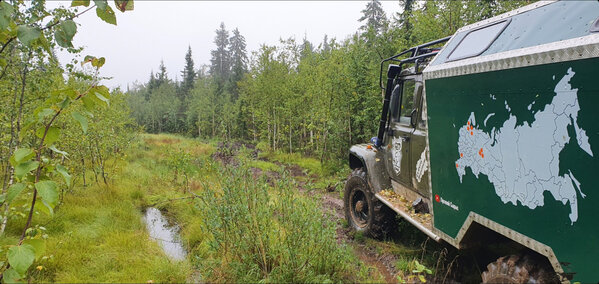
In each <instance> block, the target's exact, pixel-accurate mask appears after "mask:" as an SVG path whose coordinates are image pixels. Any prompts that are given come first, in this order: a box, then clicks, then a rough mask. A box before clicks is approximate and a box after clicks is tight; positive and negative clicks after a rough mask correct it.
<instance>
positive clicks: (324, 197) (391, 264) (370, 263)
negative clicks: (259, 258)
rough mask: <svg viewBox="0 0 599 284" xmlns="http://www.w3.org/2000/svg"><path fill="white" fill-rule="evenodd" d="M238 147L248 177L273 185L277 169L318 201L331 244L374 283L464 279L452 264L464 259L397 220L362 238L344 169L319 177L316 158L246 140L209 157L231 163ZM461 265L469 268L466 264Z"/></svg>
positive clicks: (223, 145) (220, 147)
mask: <svg viewBox="0 0 599 284" xmlns="http://www.w3.org/2000/svg"><path fill="white" fill-rule="evenodd" d="M244 147H245V148H247V149H248V150H250V152H251V157H252V158H254V159H256V160H254V161H253V162H252V165H253V166H254V167H252V168H251V170H252V173H253V176H254V178H258V177H260V176H265V177H266V180H268V181H269V182H270V183H273V182H274V181H276V179H278V178H280V171H281V170H283V171H285V172H287V173H289V174H290V175H291V176H292V177H293V178H294V180H295V181H296V185H297V186H296V188H297V190H298V192H300V193H301V194H303V195H305V196H309V197H310V198H312V199H316V200H320V210H322V212H324V213H325V216H327V219H329V220H330V221H332V222H334V223H335V224H336V236H337V237H336V238H337V242H338V243H339V244H341V243H345V244H349V245H350V246H351V247H352V252H353V253H354V254H355V255H356V256H357V257H358V258H359V259H360V261H361V262H362V263H363V264H364V265H365V266H366V267H368V269H369V271H370V273H371V275H377V278H378V279H379V280H378V281H384V282H387V283H398V282H399V283H402V282H426V281H431V280H432V281H434V282H441V283H455V282H456V279H469V277H464V275H463V274H462V273H463V271H459V270H458V267H457V266H459V265H461V264H464V263H465V262H464V261H461V259H460V257H459V255H458V253H457V251H456V250H455V249H453V248H452V247H450V246H447V245H441V244H437V243H434V241H432V240H430V239H428V237H427V236H426V235H424V234H423V233H422V232H420V231H418V230H417V229H415V228H413V227H412V225H410V224H408V223H407V222H405V223H403V222H402V220H400V219H399V218H398V220H397V222H398V224H399V225H398V228H396V230H393V231H389V232H388V235H387V236H385V238H384V239H383V240H381V239H379V240H375V239H371V238H367V237H365V236H363V235H360V234H356V232H354V231H353V230H351V229H350V228H349V227H348V225H347V220H346V218H345V215H344V204H343V194H342V193H343V190H344V185H345V180H346V178H347V177H348V176H349V169H345V170H342V171H341V172H338V173H335V174H333V175H324V174H323V173H322V171H319V170H318V166H319V162H318V161H316V160H314V159H310V158H306V157H301V156H299V155H297V154H296V155H289V154H283V153H267V152H260V151H259V150H257V149H256V147H255V146H254V145H252V144H244V143H239V142H236V143H219V144H218V147H217V148H216V150H215V153H214V154H213V155H212V157H213V158H214V159H215V160H219V161H220V162H222V163H223V164H224V165H227V166H236V165H237V163H236V160H235V156H236V154H237V153H239V150H240V149H242V148H244ZM299 164H302V165H304V166H305V168H303V167H301V166H299ZM420 265H422V266H420ZM466 265H468V266H471V265H472V263H466ZM429 272H430V273H429ZM461 272H462V273H461ZM474 278H476V277H474Z"/></svg>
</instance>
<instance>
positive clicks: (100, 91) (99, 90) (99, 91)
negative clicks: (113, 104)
mask: <svg viewBox="0 0 599 284" xmlns="http://www.w3.org/2000/svg"><path fill="white" fill-rule="evenodd" d="M91 91H92V93H93V94H94V95H95V96H96V98H97V99H98V100H100V101H101V102H103V103H105V104H106V105H110V99H109V98H110V91H109V90H108V88H107V87H106V86H97V87H95V88H93V89H92V90H91Z"/></svg>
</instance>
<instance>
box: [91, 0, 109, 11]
mask: <svg viewBox="0 0 599 284" xmlns="http://www.w3.org/2000/svg"><path fill="white" fill-rule="evenodd" d="M94 3H95V4H96V6H98V8H99V9H102V10H106V7H108V1H107V0H94Z"/></svg>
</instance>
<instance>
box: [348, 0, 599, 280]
mask: <svg viewBox="0 0 599 284" xmlns="http://www.w3.org/2000/svg"><path fill="white" fill-rule="evenodd" d="M598 17H599V2H598V1H558V2H541V3H535V4H532V5H528V6H526V7H523V8H520V9H517V10H514V11H511V12H508V13H506V14H503V15H499V16H497V17H493V18H490V19H487V20H485V21H482V22H479V23H475V24H472V25H469V26H466V27H463V28H461V29H459V30H458V31H457V32H456V33H455V34H454V35H453V36H451V37H450V38H447V39H442V40H438V41H435V42H431V43H428V44H424V45H421V46H417V47H414V48H412V49H410V50H407V51H405V52H403V53H401V54H398V55H396V56H394V57H391V58H389V59H387V60H385V61H383V63H386V62H389V61H390V62H391V63H393V64H390V65H389V67H388V71H387V78H386V84H385V86H382V87H384V88H383V97H384V101H383V111H382V115H381V123H380V128H379V133H378V136H377V137H375V138H373V140H372V141H371V142H372V143H370V144H362V145H354V146H352V147H351V149H350V159H349V162H350V167H351V168H352V169H354V172H353V173H352V175H351V176H350V178H349V179H348V183H347V184H346V192H345V198H344V201H345V208H346V209H345V210H346V216H347V219H348V222H349V223H350V224H351V225H352V226H353V227H354V228H355V229H357V230H364V231H366V232H367V233H370V234H371V235H373V236H376V235H378V234H379V233H380V232H381V231H384V229H385V228H384V226H387V225H386V223H385V222H383V223H381V221H383V220H385V218H387V217H386V216H384V215H385V214H388V212H387V211H386V210H387V209H392V210H393V211H395V212H396V213H397V214H399V215H400V217H402V218H403V219H405V220H406V221H408V222H410V223H412V224H414V225H415V226H416V227H418V228H419V229H420V230H421V231H423V232H424V233H425V234H427V235H428V236H429V237H431V238H433V239H434V240H436V241H443V242H447V243H449V244H451V245H453V246H455V247H457V248H464V247H468V246H471V245H472V244H473V243H482V245H483V246H485V245H490V244H491V242H492V240H491V239H489V240H488V241H486V239H484V238H486V237H488V236H491V235H493V234H496V235H498V236H501V237H502V238H504V239H506V240H509V241H511V242H513V243H514V245H517V246H520V247H521V248H522V250H521V254H520V255H506V256H505V257H501V258H499V259H498V260H497V261H495V262H491V263H489V264H488V266H487V271H485V272H484V273H483V275H482V280H483V282H493V281H498V280H506V279H508V280H510V281H513V282H518V281H523V282H529V281H534V280H541V281H543V280H547V281H549V280H551V279H553V278H552V277H554V276H555V275H554V272H555V273H557V278H558V279H559V280H560V281H581V282H591V281H595V282H596V281H597V280H598V279H599V271H598V270H597V269H596V268H595V267H596V264H597V263H598V262H597V259H596V258H597V256H599V221H598V219H597V218H598V216H599V206H597V205H596V204H597V203H598V202H599V180H598V179H597V178H596V177H595V176H594V175H595V174H596V173H597V169H599V158H598V156H599V112H597V110H596V106H597V105H599V18H598ZM383 63H382V64H381V70H382V67H383ZM381 224H383V225H381ZM481 238H482V239H481ZM529 255H534V257H537V258H538V257H539V256H541V259H542V260H541V261H537V262H536V263H533V265H532V266H531V265H528V264H529V263H528V262H529V261H528V260H529V258H530V259H533V258H534V257H532V256H531V257H529ZM541 262H543V263H541ZM524 263H527V264H526V265H528V266H526V265H525V264H524ZM543 264H546V267H544V268H543V269H544V271H542V272H539V269H537V268H538V267H540V266H543ZM502 265H503V266H507V267H509V268H510V269H511V270H512V272H509V271H508V272H505V271H504V272H501V271H499V270H500V269H499V268H498V267H500V266H502ZM531 267H537V268H531ZM516 268H517V269H516ZM510 269H508V270H510ZM516 270H518V271H525V273H521V272H520V275H515V273H514V271H516ZM523 274H526V275H524V276H523ZM541 274H543V275H541ZM501 282H503V281H501Z"/></svg>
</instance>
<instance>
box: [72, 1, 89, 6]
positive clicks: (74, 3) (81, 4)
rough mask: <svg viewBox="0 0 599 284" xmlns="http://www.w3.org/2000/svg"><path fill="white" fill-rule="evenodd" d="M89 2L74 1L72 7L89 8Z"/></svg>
mask: <svg viewBox="0 0 599 284" xmlns="http://www.w3.org/2000/svg"><path fill="white" fill-rule="evenodd" d="M89 2H90V1H89V0H73V2H71V7H77V6H84V7H87V6H89Z"/></svg>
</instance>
